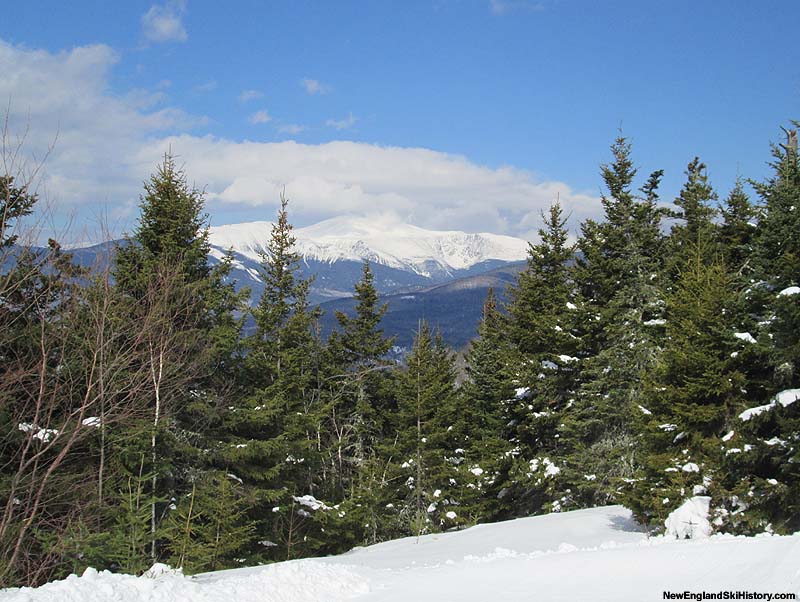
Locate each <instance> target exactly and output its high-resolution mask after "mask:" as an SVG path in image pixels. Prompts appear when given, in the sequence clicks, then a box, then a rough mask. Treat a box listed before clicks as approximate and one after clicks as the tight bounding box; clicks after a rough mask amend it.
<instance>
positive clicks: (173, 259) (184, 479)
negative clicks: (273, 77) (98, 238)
mask: <svg viewBox="0 0 800 602" xmlns="http://www.w3.org/2000/svg"><path fill="white" fill-rule="evenodd" d="M144 189H145V190H144V194H143V195H142V199H141V203H140V216H139V220H138V224H137V226H136V228H135V229H134V231H133V233H132V234H131V235H130V236H129V237H127V238H126V239H125V240H124V241H123V243H121V244H119V245H117V247H116V250H115V251H116V254H115V262H114V267H113V277H114V281H115V288H116V289H117V291H118V292H120V293H121V294H122V295H123V296H124V301H123V302H122V303H121V304H120V305H119V307H117V308H116V311H118V312H119V316H120V318H122V319H130V320H134V321H139V322H142V321H144V320H145V319H150V320H152V317H153V316H156V315H158V316H160V318H159V320H158V324H157V325H156V326H154V327H153V328H151V329H150V330H149V331H148V337H147V340H143V341H141V343H140V344H141V345H142V347H143V353H144V354H145V355H147V356H148V358H149V359H148V363H149V366H150V369H151V372H152V383H151V389H152V390H151V391H150V395H151V399H149V400H147V403H148V404H150V406H151V416H150V418H149V419H148V421H149V422H150V425H151V433H150V439H151V462H150V464H151V465H150V466H148V468H147V471H148V472H149V473H151V474H152V475H153V487H158V489H157V490H155V491H152V492H150V495H151V496H153V497H154V498H170V497H175V496H179V495H181V494H182V493H185V491H186V490H187V488H190V487H191V481H192V478H193V477H192V476H191V474H190V473H191V472H192V471H193V470H196V469H200V470H202V469H203V464H204V463H205V462H206V461H207V460H206V458H207V456H205V455H204V454H203V453H202V452H201V449H203V448H206V447H208V445H209V441H208V438H209V436H210V433H211V431H212V427H213V426H214V425H215V424H216V423H218V421H219V407H220V406H221V405H222V403H221V401H222V398H223V397H225V393H224V392H225V390H226V381H227V380H230V378H231V377H232V372H231V370H232V369H233V365H234V364H235V355H236V352H237V351H238V343H237V339H238V335H239V329H240V326H241V324H240V322H239V321H237V320H236V319H235V318H234V313H233V312H234V311H235V310H237V309H239V308H240V307H241V305H242V302H243V296H242V295H237V294H235V293H234V289H233V285H232V284H231V283H226V282H225V281H224V279H225V278H226V277H227V276H228V274H229V272H230V260H227V261H223V262H222V263H221V264H220V265H219V266H217V267H214V268H212V267H210V266H209V264H208V252H209V249H210V245H209V242H208V228H207V226H206V221H207V215H206V214H205V213H203V205H204V198H203V193H202V192H201V191H199V190H197V189H195V188H193V187H190V186H189V184H188V182H187V179H186V175H185V173H184V172H183V171H182V170H180V169H179V168H178V167H177V166H176V165H175V160H174V158H173V157H172V156H171V155H169V154H167V155H165V157H164V160H163V162H162V163H161V164H160V165H159V166H158V168H157V170H156V172H155V173H154V174H153V175H152V176H151V177H150V179H149V180H148V181H147V182H146V183H145V185H144ZM148 316H149V317H148ZM205 468H208V467H207V466H206V467H205ZM164 514H165V513H164V512H162V511H161V509H160V508H157V507H156V506H155V505H154V506H153V508H152V520H151V536H152V537H154V538H155V537H156V531H157V522H158V518H157V517H159V516H162V515H164ZM157 548H158V546H157V545H156V542H155V539H154V541H153V545H152V550H151V556H152V558H151V560H155V559H156V557H157V552H158V549H157Z"/></svg>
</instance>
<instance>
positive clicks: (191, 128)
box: [0, 41, 600, 237]
mask: <svg viewBox="0 0 800 602" xmlns="http://www.w3.org/2000/svg"><path fill="white" fill-rule="evenodd" d="M117 60H118V57H117V55H116V53H115V52H114V51H113V50H112V49H111V48H109V47H108V46H104V45H94V46H84V47H79V48H74V49H72V50H69V51H65V52H60V53H49V52H46V51H42V50H30V49H27V48H21V47H15V46H12V45H9V44H7V43H4V42H2V41H0V72H2V73H4V74H6V75H5V76H4V77H3V78H0V99H3V100H4V101H5V100H6V99H10V100H9V106H10V114H9V116H8V117H9V129H10V131H11V132H17V133H19V132H24V131H25V130H26V129H27V131H28V134H27V138H26V140H25V150H26V151H27V152H29V153H31V154H33V155H35V156H37V157H41V156H42V155H43V154H44V153H45V152H46V150H47V148H48V147H49V146H50V145H51V144H52V143H53V142H54V141H55V147H54V150H53V152H52V153H51V155H50V156H49V157H48V160H47V163H46V165H45V178H44V181H43V184H44V191H45V193H46V195H47V196H48V197H50V198H51V199H52V200H53V201H54V202H55V203H57V205H58V207H59V208H60V209H61V210H64V211H67V210H71V209H72V210H75V211H77V212H78V217H79V218H81V217H84V218H86V217H85V216H87V215H88V214H89V213H90V212H91V211H92V210H94V211H95V213H96V209H97V207H100V206H104V207H107V208H108V210H109V213H110V214H112V215H125V214H126V212H127V214H128V216H129V217H133V216H135V210H136V205H137V202H138V197H139V194H140V192H141V189H142V181H143V180H144V179H146V178H147V177H148V176H149V174H150V173H151V172H152V171H153V169H154V167H155V165H156V164H157V163H158V161H159V160H160V158H161V157H163V154H164V153H165V152H168V151H171V152H172V153H174V154H176V155H177V156H178V157H179V163H181V164H183V165H185V168H186V171H187V175H188V177H189V179H190V181H193V182H195V183H196V184H197V186H199V187H201V188H205V190H206V193H207V200H208V210H209V212H210V213H211V216H212V221H213V222H214V223H215V224H220V223H225V222H229V221H236V220H235V219H233V220H232V219H231V218H230V216H231V215H233V214H234V213H235V215H236V216H239V220H240V221H244V220H250V219H252V220H255V219H271V218H272V216H273V215H274V208H275V206H276V204H277V202H278V198H279V194H280V191H281V190H283V189H284V187H285V189H286V193H287V196H289V198H290V200H291V203H292V204H291V207H292V213H293V219H294V220H296V223H298V224H303V223H310V222H311V221H315V220H317V219H322V218H326V217H331V216H335V215H340V214H343V213H355V214H370V213H378V212H379V213H384V214H392V215H395V216H397V217H399V218H400V219H403V220H406V221H408V222H410V223H414V224H417V225H420V226H423V227H429V228H443V229H463V230H467V231H473V232H475V231H484V232H486V231H488V232H497V233H507V234H514V235H522V236H528V237H529V236H530V235H531V233H532V231H535V229H536V228H537V227H538V226H539V225H540V224H541V220H540V217H539V214H540V212H541V211H542V210H545V209H546V208H547V207H548V206H549V205H550V204H551V203H552V202H553V201H554V200H555V199H556V198H557V197H559V198H560V199H561V203H562V205H563V206H564V207H565V210H566V211H567V212H569V213H571V214H572V218H573V219H572V225H573V227H574V226H575V225H576V224H577V222H578V221H579V220H581V219H584V218H585V217H590V216H597V214H598V213H599V211H600V203H599V202H598V200H597V198H595V197H594V196H593V195H591V194H587V193H583V192H580V191H575V190H573V189H572V188H571V187H570V186H569V185H567V184H566V183H563V182H556V181H543V180H541V179H539V178H537V177H536V175H535V174H533V173H531V172H530V171H526V170H523V169H518V168H515V167H512V166H501V167H488V166H483V165H478V164H476V163H475V162H473V161H471V160H470V159H469V158H467V157H464V156H460V155H457V154H451V153H444V152H439V151H436V150H431V149H426V148H409V147H396V146H389V145H381V144H369V143H365V142H354V141H345V140H342V141H333V142H326V143H320V144H300V143H297V142H294V141H285V142H254V141H248V140H231V139H225V138H221V137H213V136H210V135H203V131H202V129H203V126H204V123H205V121H204V119H203V118H197V117H193V116H191V115H188V114H186V113H185V112H184V111H182V110H181V109H179V108H177V107H171V106H167V105H166V103H167V98H166V97H165V96H164V92H163V91H161V90H138V91H130V92H128V93H126V94H123V95H115V94H112V93H111V92H109V84H108V80H109V74H110V73H111V71H112V69H113V68H114V65H115V64H116V62H117ZM267 117H268V114H267V113H266V112H264V115H260V113H256V114H254V115H253V120H254V121H255V122H257V123H263V122H264V121H265V119H266V118H267ZM348 120H350V118H348ZM352 121H354V119H352ZM281 127H284V131H285V132H287V133H294V132H299V131H300V127H301V126H294V125H291V124H290V125H286V126H281ZM333 127H335V126H333ZM86 219H88V218H86Z"/></svg>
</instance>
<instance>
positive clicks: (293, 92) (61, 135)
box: [0, 0, 800, 244]
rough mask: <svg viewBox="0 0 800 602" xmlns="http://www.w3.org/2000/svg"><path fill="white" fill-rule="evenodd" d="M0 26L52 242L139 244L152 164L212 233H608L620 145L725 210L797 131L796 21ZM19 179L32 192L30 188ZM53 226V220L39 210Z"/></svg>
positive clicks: (94, 3)
mask: <svg viewBox="0 0 800 602" xmlns="http://www.w3.org/2000/svg"><path fill="white" fill-rule="evenodd" d="M1 12H2V19H0V110H2V111H3V112H4V113H5V118H6V119H5V123H6V126H5V129H4V131H5V135H4V139H5V146H4V149H5V150H4V153H3V155H4V160H5V169H6V170H7V171H11V172H12V173H16V171H14V170H17V169H22V171H21V172H20V173H19V175H17V177H18V178H22V177H25V178H30V179H33V180H34V181H35V182H36V186H37V188H36V189H37V191H38V192H39V194H40V197H41V198H42V199H43V201H42V202H41V203H40V211H39V213H38V214H37V216H38V219H39V223H40V224H41V227H42V232H43V235H47V236H50V235H51V234H53V233H54V234H56V235H58V236H60V237H62V238H70V239H71V240H72V243H73V244H74V243H79V242H83V241H90V240H97V239H98V238H100V237H102V236H105V235H106V231H109V233H110V235H112V236H118V235H119V234H120V233H122V232H124V231H130V230H131V229H132V228H133V227H135V223H136V218H137V214H138V203H139V199H140V194H141V192H142V190H143V182H144V181H145V180H146V179H147V178H148V177H149V175H150V174H151V173H152V172H153V171H154V170H155V169H156V167H157V165H158V163H159V161H160V160H161V159H162V158H163V156H164V153H165V152H171V153H172V154H174V155H175V156H176V157H177V162H178V164H179V165H181V166H182V167H183V169H184V171H185V173H186V175H187V178H188V180H189V182H190V183H192V184H193V185H195V186H196V187H197V188H199V189H203V190H204V191H205V199H206V209H207V211H208V213H209V215H210V218H209V219H210V222H211V224H213V225H220V224H226V223H237V222H245V221H254V220H270V219H272V218H273V217H274V215H275V210H276V206H277V204H278V202H279V198H280V194H281V191H282V190H285V192H286V196H287V197H288V198H289V200H290V205H289V208H290V219H291V220H292V221H293V222H294V223H295V225H297V226H303V225H308V224H312V223H315V222H317V221H320V220H322V219H326V218H330V217H335V216H340V215H346V214H353V215H375V214H381V215H382V216H383V217H387V216H388V217H389V218H391V219H396V220H398V221H403V222H408V223H413V224H416V225H419V226H422V227H427V228H432V229H458V230H465V231H470V232H494V233H499V234H510V235H514V236H521V237H523V238H528V239H533V238H535V232H536V229H537V228H538V227H539V226H540V225H541V218H540V213H541V211H542V210H544V209H546V208H547V207H548V206H549V205H550V204H551V203H552V202H553V201H554V200H556V199H559V200H560V201H561V203H562V205H563V206H564V207H565V209H566V211H567V212H568V213H569V215H570V227H571V229H572V231H573V233H575V232H576V231H577V226H578V223H579V222H580V221H581V220H583V219H586V218H595V219H599V218H601V217H602V208H601V204H600V202H599V197H600V195H601V194H602V193H603V182H602V179H601V177H600V175H599V169H600V165H601V164H602V163H604V162H607V161H609V160H610V151H609V146H610V144H611V143H612V142H613V140H614V138H615V137H616V136H618V135H619V133H620V131H621V132H622V135H624V136H625V137H627V138H628V139H629V140H630V141H631V142H632V145H633V159H634V162H635V164H636V166H637V168H638V169H639V174H638V176H639V177H638V179H637V185H641V184H642V183H644V180H645V178H646V176H647V175H648V174H649V173H650V172H651V171H653V170H656V169H663V170H665V177H664V182H663V185H662V200H663V201H664V202H667V203H668V202H671V201H672V199H673V198H674V197H675V195H677V193H678V191H679V190H680V186H681V185H682V183H683V180H684V170H685V168H686V165H687V163H688V162H689V161H690V160H691V159H692V158H693V157H694V156H696V155H697V156H699V157H700V158H701V160H702V161H703V162H705V163H706V164H707V165H708V174H709V177H710V181H711V183H712V185H713V186H714V187H715V189H716V190H717V191H718V194H719V196H720V198H724V197H725V196H726V195H727V193H728V192H729V190H730V188H731V187H732V186H733V184H734V182H735V180H736V178H737V176H741V177H744V178H752V179H755V180H762V179H764V178H766V177H768V176H769V173H770V168H769V166H768V162H769V160H770V144H771V143H775V142H779V141H780V140H781V135H782V133H781V129H780V127H781V126H782V125H783V126H787V125H788V124H789V122H790V120H791V119H799V118H800V111H799V110H798V109H799V108H800V103H799V102H798V101H800V61H799V60H798V59H799V58H800V51H799V50H798V48H799V46H798V43H797V23H798V22H800V2H797V1H796V0H785V1H782V0H775V1H765V2H752V1H750V0H729V1H726V2H720V1H718V0H714V1H709V0H692V1H688V0H671V1H669V2H666V1H659V2H642V1H641V0H638V1H624V0H619V1H616V0H606V1H604V2H594V1H579V0H540V1H534V0H405V1H390V0H379V1H376V2H367V1H366V0H365V1H361V2H348V1H344V0H343V1H337V2H330V1H317V2H310V1H302V0H295V1H281V0H275V1H272V2H262V1H256V0H253V1H233V0H232V1H231V2H229V3H218V2H211V1H204V2H201V1H200V0H168V1H166V2H156V3H152V2H151V1H145V2H140V1H133V0H130V1H126V2H107V1H103V2H101V1H99V0H72V1H71V2H57V1H55V0H50V1H47V2H45V1H38V0H27V1H25V2H8V3H5V4H4V6H3V8H2V11H1ZM23 174H24V176H23ZM45 208H46V210H45Z"/></svg>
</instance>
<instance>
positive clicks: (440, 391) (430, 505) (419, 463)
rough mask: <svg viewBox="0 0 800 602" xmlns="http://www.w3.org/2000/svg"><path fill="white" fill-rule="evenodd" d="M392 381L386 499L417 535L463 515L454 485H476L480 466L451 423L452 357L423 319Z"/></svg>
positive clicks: (454, 406) (454, 399)
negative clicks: (394, 393)
mask: <svg viewBox="0 0 800 602" xmlns="http://www.w3.org/2000/svg"><path fill="white" fill-rule="evenodd" d="M396 387H397V411H396V413H395V415H394V427H395V429H396V434H395V436H394V437H393V442H391V443H389V445H388V447H387V449H386V450H385V451H384V457H389V458H391V463H390V464H389V471H388V476H387V490H386V493H385V496H386V497H385V499H387V500H389V503H390V504H392V511H393V512H392V513H393V514H394V515H395V516H396V517H397V519H396V520H397V525H398V528H399V529H400V530H401V531H400V532H405V533H407V534H408V533H410V534H414V535H420V534H422V533H426V532H428V531H431V530H439V529H441V528H444V527H447V526H453V525H455V524H458V523H459V521H460V520H463V518H464V517H461V516H459V514H458V508H457V507H456V506H458V504H459V495H458V493H459V490H460V488H462V487H466V486H467V485H468V484H470V483H471V484H472V485H473V486H474V487H477V486H478V484H476V483H475V477H480V476H481V474H482V473H483V469H482V468H481V467H480V466H477V465H468V463H467V462H465V461H464V457H463V453H464V449H463V442H462V441H460V439H461V438H460V436H459V434H458V432H454V431H455V430H456V429H455V425H454V424H453V421H454V420H456V419H457V417H458V415H459V407H458V396H457V394H456V389H455V371H454V364H453V357H452V354H451V353H450V351H449V350H448V349H447V348H446V347H445V346H444V343H443V342H442V339H441V336H439V335H433V334H432V333H431V332H430V329H429V327H428V325H427V323H425V322H421V323H420V325H419V328H418V330H417V334H416V337H415V339H414V346H413V348H412V350H411V353H410V354H409V355H408V357H407V358H406V365H405V367H404V368H402V369H401V370H400V371H399V372H398V373H397V385H396ZM451 427H453V428H451ZM387 443H388V442H387Z"/></svg>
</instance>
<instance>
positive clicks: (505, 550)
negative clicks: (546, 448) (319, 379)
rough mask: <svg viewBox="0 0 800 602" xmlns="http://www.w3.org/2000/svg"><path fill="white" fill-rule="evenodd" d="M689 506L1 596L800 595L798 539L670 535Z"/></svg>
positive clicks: (216, 600)
mask: <svg viewBox="0 0 800 602" xmlns="http://www.w3.org/2000/svg"><path fill="white" fill-rule="evenodd" d="M706 499H707V498H706ZM689 502H691V504H689ZM687 504H688V505H687ZM687 504H684V506H682V507H681V509H683V511H682V513H680V512H678V511H676V513H677V514H676V513H673V516H672V519H673V522H674V523H675V527H674V529H673V530H672V532H671V536H666V537H648V536H647V534H645V533H643V532H642V531H641V529H640V528H639V526H638V525H637V524H636V523H635V522H634V521H633V519H632V518H631V514H630V512H629V511H627V510H626V509H624V508H622V507H620V506H610V507H606V508H593V509H590V510H580V511H576V512H564V513H560V514H551V515H547V516H538V517H531V518H525V519H519V520H515V521H508V522H505V523H497V524H488V525H478V526H477V527H472V528H470V529H466V530H463V531H456V532H449V533H444V534H437V535H428V536H424V537H420V538H419V539H417V538H406V539H400V540H395V541H389V542H385V543H382V544H378V545H375V546H370V547H368V548H360V549H357V550H354V551H352V552H350V553H347V554H343V555H341V556H337V557H331V558H323V559H309V560H298V561H291V562H283V563H279V564H274V565H270V566H264V567H255V568H248V569H237V570H230V571H221V572H218V573H207V574H204V575H197V576H195V577H185V576H182V575H181V574H180V573H177V572H174V571H167V570H165V569H164V568H163V567H160V568H159V570H157V571H155V573H156V574H155V575H154V577H153V578H147V577H138V578H137V577H131V576H128V575H112V574H110V573H97V572H96V571H93V570H89V571H87V572H86V573H85V574H84V575H83V576H82V577H75V576H73V577H70V578H69V579H66V580H64V581H59V582H55V583H51V584H48V585H46V586H44V587H41V588H38V589H35V590H32V589H20V590H7V591H5V592H2V593H0V601H2V602H61V601H64V602H77V601H81V602H99V601H101V600H102V601H104V602H105V601H109V600H114V601H116V602H143V601H145V600H147V601H151V602H179V601H180V602H183V601H192V602H234V601H236V602H249V601H255V600H258V601H260V602H312V601H313V602H320V601H326V602H338V601H343V600H359V601H363V602H378V601H381V602H401V601H402V602H406V601H408V600H417V601H420V602H421V601H426V600H431V601H436V602H445V601H447V600H459V601H460V602H484V601H485V600H503V601H504V602H505V601H511V602H513V601H523V600H524V601H526V602H530V601H531V600H536V601H537V602H538V601H548V600H618V601H622V602H626V601H634V600H635V601H639V600H661V599H663V598H662V593H663V592H664V591H673V592H683V591H686V590H691V591H703V590H705V591H719V590H726V591H729V590H733V591H737V590H749V591H756V592H793V593H800V573H799V572H798V571H797V566H796V565H797V562H796V560H797V558H800V534H797V535H794V536H792V537H777V536H765V537H756V538H744V537H732V536H712V537H709V538H705V539H701V540H682V539H675V538H674V537H675V535H676V533H677V534H678V535H680V529H681V528H685V526H686V524H687V523H691V524H692V525H694V524H695V523H696V522H697V521H699V517H701V516H704V514H703V512H704V511H705V512H706V513H707V502H704V501H703V498H701V497H696V498H692V500H689V501H688V502H687ZM681 509H679V511H680V510H681ZM668 528H669V526H668ZM693 529H694V527H693Z"/></svg>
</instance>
